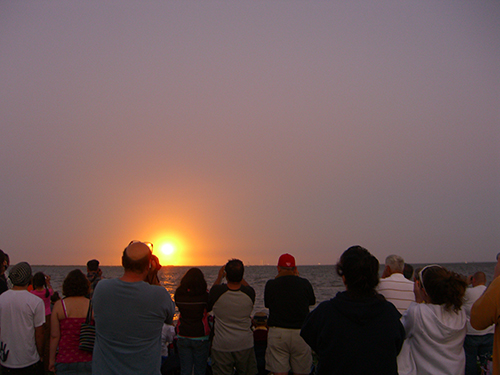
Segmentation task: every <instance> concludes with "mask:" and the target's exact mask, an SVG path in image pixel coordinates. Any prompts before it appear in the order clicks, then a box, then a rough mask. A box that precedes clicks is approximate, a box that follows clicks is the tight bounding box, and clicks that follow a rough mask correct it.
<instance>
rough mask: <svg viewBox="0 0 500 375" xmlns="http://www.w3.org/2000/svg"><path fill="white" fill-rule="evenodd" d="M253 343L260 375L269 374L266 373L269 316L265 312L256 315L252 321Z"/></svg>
mask: <svg viewBox="0 0 500 375" xmlns="http://www.w3.org/2000/svg"><path fill="white" fill-rule="evenodd" d="M252 329H253V343H254V350H255V358H256V359H257V369H258V370H259V375H264V374H267V373H268V371H266V349H267V333H268V331H269V327H268V326H267V314H266V313H265V312H263V311H260V312H257V313H255V315H254V316H253V319H252Z"/></svg>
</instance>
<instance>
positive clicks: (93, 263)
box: [87, 259, 99, 271]
mask: <svg viewBox="0 0 500 375" xmlns="http://www.w3.org/2000/svg"><path fill="white" fill-rule="evenodd" d="M87 268H88V270H89V271H97V270H98V269H99V261H98V260H97V259H92V260H89V261H88V262H87Z"/></svg>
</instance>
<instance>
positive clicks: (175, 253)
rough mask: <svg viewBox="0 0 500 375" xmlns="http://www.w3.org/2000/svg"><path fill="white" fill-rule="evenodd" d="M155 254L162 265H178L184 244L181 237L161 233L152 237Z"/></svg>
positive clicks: (180, 261)
mask: <svg viewBox="0 0 500 375" xmlns="http://www.w3.org/2000/svg"><path fill="white" fill-rule="evenodd" d="M154 240H155V243H156V244H157V246H156V247H155V248H156V249H157V251H158V252H157V254H156V255H157V256H158V258H160V263H161V265H162V266H178V265H179V264H182V260H183V258H184V257H183V255H184V251H185V248H186V245H185V243H184V241H182V239H181V238H180V237H179V236H177V235H173V234H161V235H159V236H157V237H156V238H154Z"/></svg>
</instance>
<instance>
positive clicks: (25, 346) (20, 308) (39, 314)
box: [0, 289, 45, 368]
mask: <svg viewBox="0 0 500 375" xmlns="http://www.w3.org/2000/svg"><path fill="white" fill-rule="evenodd" d="M43 323H45V305H44V303H43V300H42V299H41V298H40V297H37V296H35V295H34V294H31V293H30V292H28V291H27V290H12V289H10V290H8V291H6V292H4V293H2V294H1V295H0V341H1V342H2V348H4V350H3V352H2V353H0V359H1V361H2V365H3V366H5V367H9V368H23V367H27V366H31V365H33V364H35V363H37V362H38V361H39V360H40V356H39V355H38V352H37V350H36V343H35V327H40V326H41V325H43ZM7 351H8V354H7V358H6V360H5V361H4V356H5V355H6V353H7Z"/></svg>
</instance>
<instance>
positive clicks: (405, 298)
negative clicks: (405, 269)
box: [377, 273, 415, 314]
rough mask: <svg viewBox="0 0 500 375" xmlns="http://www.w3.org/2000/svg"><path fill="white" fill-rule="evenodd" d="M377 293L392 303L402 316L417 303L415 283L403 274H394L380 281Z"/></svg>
mask: <svg viewBox="0 0 500 375" xmlns="http://www.w3.org/2000/svg"><path fill="white" fill-rule="evenodd" d="M377 291H378V292H379V293H380V294H382V295H383V296H384V297H385V299H386V300H387V301H389V302H391V303H392V304H393V305H394V306H396V309H398V311H399V312H400V313H401V314H404V312H405V311H406V310H407V309H408V307H409V306H410V304H411V303H412V302H414V301H415V293H413V281H410V280H408V279H407V278H405V277H404V276H403V274H402V273H393V274H392V275H391V276H389V277H386V278H385V279H380V282H379V284H378V286H377Z"/></svg>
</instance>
